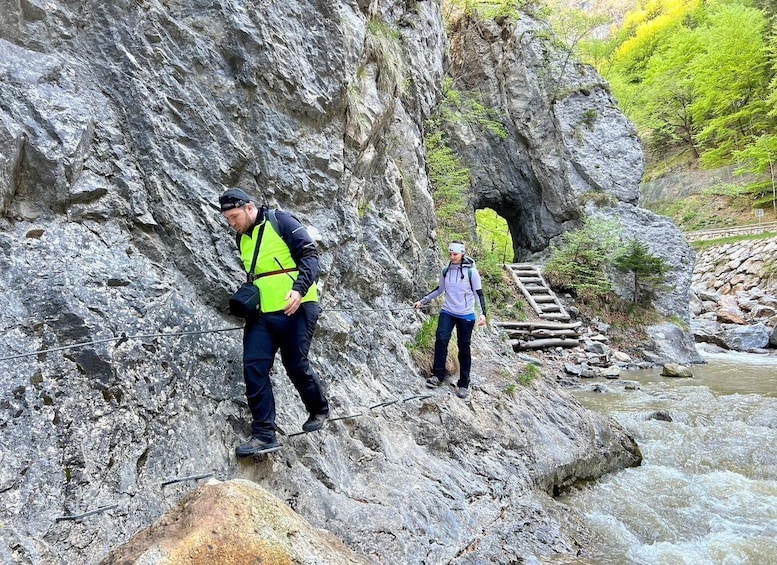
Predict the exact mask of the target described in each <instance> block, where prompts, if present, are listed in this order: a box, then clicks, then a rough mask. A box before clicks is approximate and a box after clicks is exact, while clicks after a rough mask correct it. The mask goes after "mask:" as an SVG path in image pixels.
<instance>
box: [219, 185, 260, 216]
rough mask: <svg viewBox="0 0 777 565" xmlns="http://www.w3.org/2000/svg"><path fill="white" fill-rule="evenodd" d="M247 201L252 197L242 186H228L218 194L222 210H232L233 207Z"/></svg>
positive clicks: (240, 205)
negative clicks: (228, 187)
mask: <svg viewBox="0 0 777 565" xmlns="http://www.w3.org/2000/svg"><path fill="white" fill-rule="evenodd" d="M249 202H253V198H251V197H250V196H248V193H247V192H246V191H245V190H243V189H242V188H230V189H229V190H227V191H225V192H224V194H222V195H221V196H219V204H220V205H221V211H222V212H226V211H227V210H232V209H233V208H240V207H242V206H245V205H246V204H248V203H249Z"/></svg>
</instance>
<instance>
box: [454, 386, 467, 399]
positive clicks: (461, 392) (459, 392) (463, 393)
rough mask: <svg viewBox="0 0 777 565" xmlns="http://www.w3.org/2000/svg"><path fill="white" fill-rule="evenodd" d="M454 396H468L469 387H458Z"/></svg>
mask: <svg viewBox="0 0 777 565" xmlns="http://www.w3.org/2000/svg"><path fill="white" fill-rule="evenodd" d="M456 396H458V397H459V398H467V397H468V396H469V389H468V388H465V387H459V388H458V390H457V391H456Z"/></svg>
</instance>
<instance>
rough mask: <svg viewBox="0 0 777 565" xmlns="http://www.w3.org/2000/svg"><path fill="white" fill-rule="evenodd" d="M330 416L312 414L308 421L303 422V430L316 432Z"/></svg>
mask: <svg viewBox="0 0 777 565" xmlns="http://www.w3.org/2000/svg"><path fill="white" fill-rule="evenodd" d="M327 418H329V414H311V415H310V417H309V418H308V419H307V421H306V422H305V423H304V424H302V431H303V432H315V431H316V430H320V429H321V428H323V427H324V422H326V419H327Z"/></svg>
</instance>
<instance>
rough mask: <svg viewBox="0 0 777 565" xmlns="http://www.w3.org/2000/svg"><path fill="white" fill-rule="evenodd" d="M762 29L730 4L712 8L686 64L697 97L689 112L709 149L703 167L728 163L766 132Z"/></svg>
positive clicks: (754, 14)
mask: <svg viewBox="0 0 777 565" xmlns="http://www.w3.org/2000/svg"><path fill="white" fill-rule="evenodd" d="M766 29H767V22H766V18H765V16H764V14H763V13H762V12H761V11H759V10H757V9H754V8H749V7H747V6H744V5H742V4H740V3H736V2H734V3H730V4H728V3H720V4H718V5H716V6H714V7H713V8H712V10H711V12H710V14H709V16H708V18H707V21H706V22H705V25H704V26H702V27H700V28H699V30H698V34H699V42H700V43H701V45H702V50H701V52H700V53H699V54H698V55H696V56H695V57H694V58H693V61H692V62H691V63H690V75H691V80H692V81H693V85H694V90H695V93H696V97H695V99H694V101H693V103H692V104H691V107H690V110H691V113H692V114H693V117H694V120H696V121H697V122H699V123H701V122H703V123H704V127H703V128H702V130H701V131H700V132H699V134H698V135H697V140H698V141H699V142H701V143H703V144H705V145H706V146H707V147H708V149H707V150H706V151H705V153H704V154H703V155H702V162H703V163H704V164H705V165H709V166H716V165H721V164H726V163H730V162H731V161H732V159H733V154H734V152H735V151H738V150H742V149H744V148H745V147H747V146H748V145H749V144H750V143H752V142H753V141H754V139H755V138H756V137H757V136H758V135H760V134H761V132H763V131H765V130H768V129H769V125H770V123H769V122H770V118H769V117H768V112H769V105H768V90H767V88H766V86H767V85H768V84H769V80H770V78H771V71H770V68H769V60H768V57H767V45H766V40H765V31H766ZM733 30H736V33H732V31H733Z"/></svg>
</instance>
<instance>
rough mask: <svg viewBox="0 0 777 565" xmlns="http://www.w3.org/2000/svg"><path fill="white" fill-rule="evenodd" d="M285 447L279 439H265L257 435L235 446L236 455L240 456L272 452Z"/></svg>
mask: <svg viewBox="0 0 777 565" xmlns="http://www.w3.org/2000/svg"><path fill="white" fill-rule="evenodd" d="M281 447H283V446H282V445H281V444H280V443H278V440H277V439H275V438H273V439H270V440H265V439H261V438H258V437H256V436H254V437H252V438H251V439H250V440H248V441H247V442H245V443H241V444H240V445H238V446H237V447H236V448H235V455H237V456H238V457H251V456H252V455H261V454H263V453H272V452H273V451H278V450H279V449H280V448H281Z"/></svg>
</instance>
